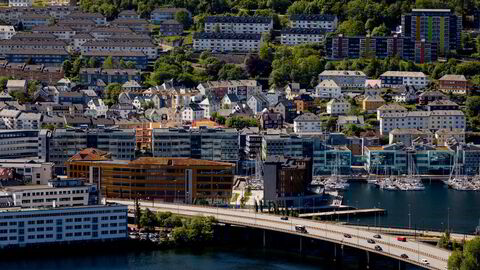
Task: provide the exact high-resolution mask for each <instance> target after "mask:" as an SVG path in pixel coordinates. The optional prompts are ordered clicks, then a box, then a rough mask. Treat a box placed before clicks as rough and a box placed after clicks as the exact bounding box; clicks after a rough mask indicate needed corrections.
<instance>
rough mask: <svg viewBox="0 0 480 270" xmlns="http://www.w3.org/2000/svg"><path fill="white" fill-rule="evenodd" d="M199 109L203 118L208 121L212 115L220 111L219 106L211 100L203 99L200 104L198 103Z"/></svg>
mask: <svg viewBox="0 0 480 270" xmlns="http://www.w3.org/2000/svg"><path fill="white" fill-rule="evenodd" d="M198 105H199V106H200V108H202V109H203V117H204V118H205V119H209V118H210V116H211V115H212V113H214V112H218V110H220V105H219V104H218V103H216V102H214V101H213V100H212V99H209V98H205V99H204V100H202V101H201V102H200V103H198Z"/></svg>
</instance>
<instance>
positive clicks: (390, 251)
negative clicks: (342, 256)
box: [108, 200, 451, 270]
mask: <svg viewBox="0 0 480 270" xmlns="http://www.w3.org/2000/svg"><path fill="white" fill-rule="evenodd" d="M108 201H109V202H116V203H121V204H126V205H129V207H131V209H133V207H134V202H133V201H123V200H108ZM140 206H141V208H148V209H150V210H152V211H170V212H172V213H176V214H179V215H184V216H213V217H215V218H216V219H217V220H218V221H219V222H221V223H225V224H232V225H239V226H247V227H254V228H258V229H265V230H271V231H278V232H283V233H288V234H295V235H299V236H302V237H309V238H315V239H320V240H324V241H328V242H332V243H335V244H338V245H340V246H349V247H353V248H357V249H361V250H365V251H366V254H367V264H368V261H369V254H370V253H371V252H373V253H377V254H380V255H383V256H387V257H391V258H394V259H396V260H399V261H404V262H407V263H410V264H413V265H417V266H421V267H424V268H426V269H441V270H444V269H447V261H448V257H449V256H450V254H451V252H450V251H448V250H445V249H441V248H437V247H435V246H432V245H428V244H424V243H421V242H419V241H412V240H408V241H407V242H400V241H398V240H397V239H396V237H395V236H391V235H387V234H382V233H380V236H381V238H379V239H378V238H374V237H373V236H374V235H375V234H377V233H376V232H372V231H367V230H365V229H362V228H360V227H357V228H352V227H349V226H345V225H338V224H331V223H326V222H319V221H313V220H308V219H301V218H293V217H289V218H288V220H282V219H280V216H275V215H270V214H262V213H256V212H253V211H246V210H243V209H229V208H216V207H208V206H197V205H185V204H168V203H152V202H145V201H144V202H140ZM295 225H303V226H305V228H306V231H307V233H302V232H298V231H296V230H295ZM369 239H373V240H374V241H375V244H371V243H368V242H367V240H369ZM264 241H265V238H264ZM300 243H301V242H300ZM377 245H378V246H380V247H381V248H382V250H376V249H375V246H377ZM335 251H336V248H335ZM402 255H403V256H402ZM405 255H406V256H405ZM424 260H426V261H427V262H428V264H426V263H424Z"/></svg>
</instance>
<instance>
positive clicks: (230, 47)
mask: <svg viewBox="0 0 480 270" xmlns="http://www.w3.org/2000/svg"><path fill="white" fill-rule="evenodd" d="M261 42H262V35H261V34H236V33H217V32H212V33H207V32H196V33H195V34H194V35H193V50H194V51H197V52H199V51H213V52H258V51H259V50H260V45H261Z"/></svg>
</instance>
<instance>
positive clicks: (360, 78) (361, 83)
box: [318, 70, 367, 89]
mask: <svg viewBox="0 0 480 270" xmlns="http://www.w3.org/2000/svg"><path fill="white" fill-rule="evenodd" d="M324 80H332V81H334V82H335V83H336V84H337V85H338V86H340V87H341V88H342V89H343V88H364V87H365V81H366V80H367V75H365V73H363V72H362V71H351V70H325V71H323V72H322V73H320V74H319V75H318V81H319V83H321V82H322V81H324Z"/></svg>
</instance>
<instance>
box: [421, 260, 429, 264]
mask: <svg viewBox="0 0 480 270" xmlns="http://www.w3.org/2000/svg"><path fill="white" fill-rule="evenodd" d="M422 263H423V264H426V265H429V264H430V263H429V262H428V260H427V259H422Z"/></svg>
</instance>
